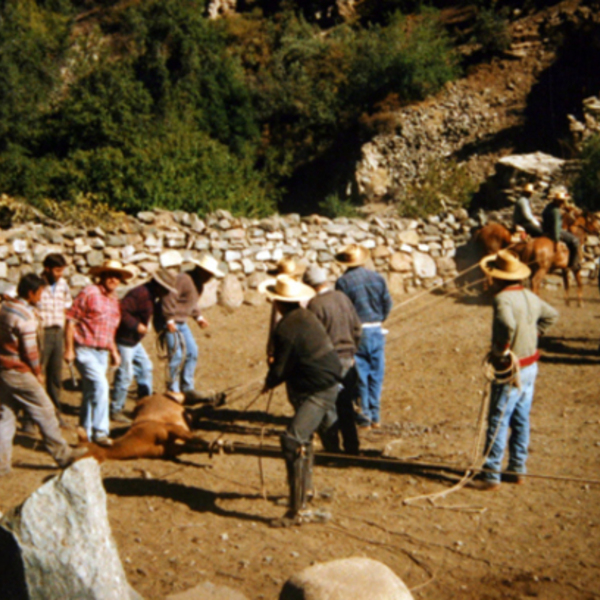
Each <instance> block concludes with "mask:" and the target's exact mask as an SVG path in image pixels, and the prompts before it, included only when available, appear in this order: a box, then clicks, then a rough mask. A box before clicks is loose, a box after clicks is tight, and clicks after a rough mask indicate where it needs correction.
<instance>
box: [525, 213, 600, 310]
mask: <svg viewBox="0 0 600 600" xmlns="http://www.w3.org/2000/svg"><path fill="white" fill-rule="evenodd" d="M563 227H564V228H565V229H567V231H570V232H571V233H572V234H574V235H575V236H576V237H577V239H578V240H579V248H580V253H582V252H583V247H584V244H585V241H586V239H587V235H588V234H594V235H596V234H598V232H599V231H600V226H599V223H598V217H597V215H595V214H594V213H591V212H588V211H584V210H579V209H572V210H570V211H568V212H566V213H565V214H564V215H563ZM514 251H515V252H516V254H517V255H518V256H519V258H520V259H521V261H522V262H524V263H525V264H528V265H529V266H530V267H531V289H532V291H533V292H534V293H536V294H538V295H539V290H540V285H541V283H542V281H543V280H544V277H546V275H547V274H548V273H549V272H551V271H554V270H559V271H561V274H562V279H563V285H564V291H565V303H566V305H567V306H569V302H570V299H569V271H572V272H573V275H574V277H575V282H576V284H577V305H578V306H580V307H581V306H583V282H582V280H581V271H580V270H579V269H577V270H575V269H573V268H572V267H570V266H569V264H570V260H569V250H568V248H567V246H566V244H563V243H562V242H559V243H558V244H557V245H556V247H555V244H554V242H553V241H552V240H551V239H550V238H547V237H544V236H542V237H538V238H533V239H530V240H529V241H527V242H524V243H523V244H518V245H517V246H515V248H514Z"/></svg>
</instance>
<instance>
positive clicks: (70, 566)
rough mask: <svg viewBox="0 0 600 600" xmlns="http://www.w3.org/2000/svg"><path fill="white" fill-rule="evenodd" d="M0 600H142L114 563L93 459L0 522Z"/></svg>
mask: <svg viewBox="0 0 600 600" xmlns="http://www.w3.org/2000/svg"><path fill="white" fill-rule="evenodd" d="M0 598H3V599H6V600H21V599H22V600H45V599H47V598H78V599H79V600H112V599H114V598H123V599H124V600H129V599H130V600H140V599H141V597H140V596H139V595H138V594H137V592H136V591H135V590H134V589H133V588H132V587H131V586H130V585H129V583H128V582H127V578H126V576H125V571H124V569H123V565H122V564H121V561H120V559H119V554H118V552H117V547H116V545H115V542H114V540H113V537H112V533H111V530H110V526H109V523H108V516H107V511H106V493H105V491H104V488H103V487H102V479H101V477H100V467H99V465H98V463H97V462H96V461H95V460H94V459H93V458H88V459H84V460H81V461H79V462H76V463H75V464H74V465H72V466H71V467H69V468H68V469H67V470H65V471H63V472H62V473H61V474H60V475H59V476H57V477H53V478H52V479H51V480H50V481H48V482H47V483H45V484H44V485H42V486H41V487H40V488H39V489H38V490H37V491H35V492H34V493H33V494H32V495H31V496H30V497H29V498H28V499H27V500H25V502H24V503H23V504H22V505H21V506H19V507H17V508H14V509H12V510H10V511H9V512H8V513H7V514H5V515H4V516H3V518H2V519H1V520H0Z"/></svg>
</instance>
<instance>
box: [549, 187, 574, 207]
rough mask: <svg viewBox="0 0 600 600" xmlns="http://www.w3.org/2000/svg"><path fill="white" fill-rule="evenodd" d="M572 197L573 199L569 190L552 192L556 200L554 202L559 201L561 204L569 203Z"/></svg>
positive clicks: (553, 198)
mask: <svg viewBox="0 0 600 600" xmlns="http://www.w3.org/2000/svg"><path fill="white" fill-rule="evenodd" d="M570 199H571V196H570V194H569V192H567V191H565V190H557V191H555V192H554V194H552V200H554V202H559V203H561V204H567V203H568V202H569V200H570Z"/></svg>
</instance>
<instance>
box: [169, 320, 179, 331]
mask: <svg viewBox="0 0 600 600" xmlns="http://www.w3.org/2000/svg"><path fill="white" fill-rule="evenodd" d="M167 331H168V332H169V333H175V332H176V331H177V323H175V321H169V322H168V323H167Z"/></svg>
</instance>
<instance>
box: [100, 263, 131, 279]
mask: <svg viewBox="0 0 600 600" xmlns="http://www.w3.org/2000/svg"><path fill="white" fill-rule="evenodd" d="M103 273H118V274H119V276H120V277H121V280H122V281H127V280H128V279H131V278H132V277H133V273H132V272H131V271H130V270H129V269H128V268H127V267H124V266H123V265H122V264H121V262H120V261H118V260H113V259H109V260H105V261H104V262H103V263H102V264H101V265H100V266H99V267H92V268H91V269H90V275H92V276H93V277H99V276H100V275H102V274H103Z"/></svg>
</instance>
